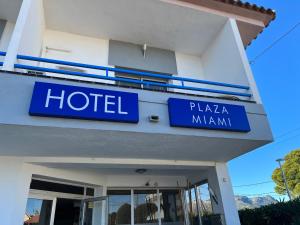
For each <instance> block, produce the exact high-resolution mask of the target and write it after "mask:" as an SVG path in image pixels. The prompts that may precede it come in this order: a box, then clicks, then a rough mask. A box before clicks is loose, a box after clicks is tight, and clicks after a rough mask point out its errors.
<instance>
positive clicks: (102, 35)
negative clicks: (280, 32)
mask: <svg viewBox="0 0 300 225" xmlns="http://www.w3.org/2000/svg"><path fill="white" fill-rule="evenodd" d="M274 18H275V13H274V11H272V10H270V9H266V8H264V7H260V6H256V5H254V4H251V3H244V2H240V1H238V0H236V1H234V0H122V1H120V0H119V1H118V0H89V1H84V0H0V103H1V104H0V105H1V107H0V199H1V201H0V218H1V222H0V224H1V225H22V224H24V225H29V224H30V225H33V224H36V225H37V224H39V225H121V224H122V225H141V224H143V225H145V224H149V225H150V224H153V225H207V224H212V225H219V224H220V225H221V224H222V225H240V221H239V216H238V212H237V208H236V205H235V200H234V194H233V189H232V184H231V180H230V175H229V173H228V168H227V162H228V161H230V160H231V159H233V158H236V157H238V156H241V155H243V154H245V153H247V152H250V151H253V150H254V149H256V148H258V147H260V146H263V145H265V144H267V143H270V142H271V141H272V140H273V137H272V132H271V129H270V126H269V122H268V118H267V115H266V112H265V110H264V107H263V104H262V102H261V99H260V96H259V92H258V89H257V87H256V83H255V80H254V78H253V74H252V71H251V68H250V65H249V61H248V59H247V56H246V53H245V48H246V47H247V46H249V45H250V43H251V42H252V41H253V40H254V39H255V38H256V37H257V36H258V35H259V34H260V33H261V32H262V31H263V30H264V29H265V28H266V27H267V26H268V25H269V23H270V22H271V21H272V20H273V19H274Z"/></svg>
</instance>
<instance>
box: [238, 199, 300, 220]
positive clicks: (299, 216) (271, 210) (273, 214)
mask: <svg viewBox="0 0 300 225" xmlns="http://www.w3.org/2000/svg"><path fill="white" fill-rule="evenodd" d="M239 216H240V220H241V225H300V198H298V199H295V200H293V201H288V202H278V203H276V204H272V205H268V206H263V207H261V208H256V209H243V210H240V211H239Z"/></svg>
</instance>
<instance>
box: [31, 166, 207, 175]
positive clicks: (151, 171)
mask: <svg viewBox="0 0 300 225" xmlns="http://www.w3.org/2000/svg"><path fill="white" fill-rule="evenodd" d="M35 164H36V165H40V166H46V167H49V168H55V169H64V170H72V171H80V172H94V173H99V174H103V175H121V174H122V175H141V176H144V175H160V176H164V175H168V176H186V175H194V174H199V173H200V172H203V171H205V170H207V169H209V167H207V166H202V167H200V166H166V165H155V166H153V165H143V166H138V165H122V164H118V165H115V164H89V163H35ZM136 169H146V171H145V173H143V174H139V173H137V172H136Z"/></svg>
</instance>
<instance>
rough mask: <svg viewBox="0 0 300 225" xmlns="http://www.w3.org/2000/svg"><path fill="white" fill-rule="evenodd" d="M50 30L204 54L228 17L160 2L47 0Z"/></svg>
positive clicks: (48, 26) (47, 17) (45, 3)
mask: <svg viewBox="0 0 300 225" xmlns="http://www.w3.org/2000/svg"><path fill="white" fill-rule="evenodd" d="M44 8H45V18H46V25H47V28H48V29H54V30H59V31H64V32H70V33H74V34H80V35H84V36H90V37H95V38H105V39H114V40H120V41H126V42H130V43H136V44H144V43H147V44H148V45H150V46H153V47H158V48H163V49H170V50H176V51H179V52H183V53H189V54H193V55H201V54H202V53H203V51H204V50H205V49H206V48H207V46H208V45H209V44H210V43H211V41H212V40H213V39H214V38H215V37H216V35H217V33H218V32H219V31H220V30H221V28H222V27H223V25H224V24H225V22H226V18H225V17H221V16H217V15H212V14H208V13H205V12H200V11H198V10H195V9H191V8H186V7H182V6H176V5H172V4H170V3H164V2H161V1H159V0H126V1H124V0H123V1H120V0H89V1H85V0H76V1H74V0H44Z"/></svg>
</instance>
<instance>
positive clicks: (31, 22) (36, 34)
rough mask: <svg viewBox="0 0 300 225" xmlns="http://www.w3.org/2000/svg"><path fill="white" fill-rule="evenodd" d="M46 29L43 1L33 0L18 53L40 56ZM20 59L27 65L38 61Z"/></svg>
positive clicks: (20, 61) (35, 63)
mask: <svg viewBox="0 0 300 225" xmlns="http://www.w3.org/2000/svg"><path fill="white" fill-rule="evenodd" d="M44 30H45V18H44V7H43V1H40V0H32V3H31V6H30V9H29V14H28V16H27V18H26V22H25V25H24V30H23V34H22V37H21V40H20V46H19V50H18V54H23V55H30V56H40V53H41V47H42V41H43V34H44ZM18 61H19V62H18V63H24V64H26V65H37V62H33V61H25V60H18Z"/></svg>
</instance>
